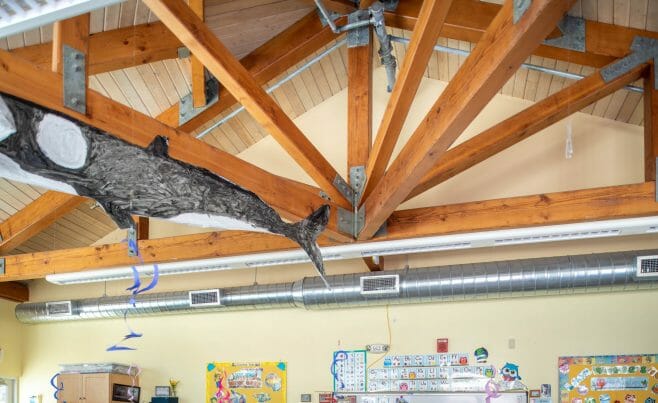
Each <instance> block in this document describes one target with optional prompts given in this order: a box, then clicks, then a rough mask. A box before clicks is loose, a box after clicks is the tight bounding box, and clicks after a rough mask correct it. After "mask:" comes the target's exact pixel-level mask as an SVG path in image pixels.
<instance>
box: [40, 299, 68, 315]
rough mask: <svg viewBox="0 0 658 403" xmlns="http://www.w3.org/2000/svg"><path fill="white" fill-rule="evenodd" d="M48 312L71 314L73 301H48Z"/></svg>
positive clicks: (49, 313)
mask: <svg viewBox="0 0 658 403" xmlns="http://www.w3.org/2000/svg"><path fill="white" fill-rule="evenodd" d="M46 313H47V315H48V316H63V315H71V314H72V313H73V311H72V310H71V301H59V302H48V303H46Z"/></svg>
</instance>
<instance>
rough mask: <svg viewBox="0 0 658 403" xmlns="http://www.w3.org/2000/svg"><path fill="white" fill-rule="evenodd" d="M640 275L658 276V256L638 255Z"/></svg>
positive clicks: (638, 273)
mask: <svg viewBox="0 0 658 403" xmlns="http://www.w3.org/2000/svg"><path fill="white" fill-rule="evenodd" d="M637 276H638V277H658V256H638V258H637Z"/></svg>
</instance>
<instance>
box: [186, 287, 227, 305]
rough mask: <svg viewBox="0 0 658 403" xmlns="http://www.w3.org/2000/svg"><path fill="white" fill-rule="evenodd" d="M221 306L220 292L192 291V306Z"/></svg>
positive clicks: (216, 290) (215, 290)
mask: <svg viewBox="0 0 658 403" xmlns="http://www.w3.org/2000/svg"><path fill="white" fill-rule="evenodd" d="M217 305H221V303H220V300H219V290H218V289H214V290H198V291H190V306H191V307H200V306H217Z"/></svg>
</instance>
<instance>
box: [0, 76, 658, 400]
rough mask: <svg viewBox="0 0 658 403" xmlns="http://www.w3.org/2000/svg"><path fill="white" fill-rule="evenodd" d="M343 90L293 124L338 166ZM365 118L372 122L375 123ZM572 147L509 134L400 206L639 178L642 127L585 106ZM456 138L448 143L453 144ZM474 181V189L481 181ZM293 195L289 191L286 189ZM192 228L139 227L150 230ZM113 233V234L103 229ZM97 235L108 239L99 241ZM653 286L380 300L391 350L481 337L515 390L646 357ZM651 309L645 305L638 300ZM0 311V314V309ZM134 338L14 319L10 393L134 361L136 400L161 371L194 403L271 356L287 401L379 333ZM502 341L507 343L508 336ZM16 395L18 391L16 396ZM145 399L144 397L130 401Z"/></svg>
mask: <svg viewBox="0 0 658 403" xmlns="http://www.w3.org/2000/svg"><path fill="white" fill-rule="evenodd" d="M384 82H385V80H384V79H383V75H382V72H381V70H378V71H377V72H376V80H375V83H376V85H375V89H376V93H377V96H376V98H375V107H374V114H375V117H377V116H381V114H382V111H383V109H384V106H385V104H386V98H387V95H386V94H385V93H384V92H383V91H382V88H383V83H384ZM443 86H444V84H442V83H439V82H436V81H431V80H425V81H424V83H423V85H422V87H421V90H420V93H419V96H418V97H417V100H416V104H415V107H414V111H413V112H412V115H411V116H410V118H409V122H408V123H407V125H406V128H405V132H404V134H403V138H404V137H408V135H409V133H410V132H411V130H412V129H413V127H414V125H415V123H417V122H418V121H419V120H420V119H422V117H423V115H424V111H426V110H427V109H428V108H429V106H430V105H431V103H432V102H433V100H434V99H436V96H437V95H438V93H440V91H441V90H442V89H443ZM527 104H528V102H526V101H523V100H518V99H513V98H509V97H497V98H496V100H495V101H493V102H492V103H491V104H490V105H489V106H488V107H487V108H486V109H485V111H484V112H483V113H482V114H481V116H480V117H478V119H477V121H476V122H474V123H473V125H471V127H469V129H468V130H467V132H466V133H465V135H464V138H466V137H469V136H472V135H474V134H477V133H478V132H480V131H481V130H482V129H484V128H486V127H488V126H489V125H491V124H492V123H493V122H496V121H498V120H500V119H502V118H503V117H505V116H509V115H511V114H513V113H515V112H516V111H519V110H521V109H522V108H524V107H525V106H527ZM345 108H346V95H345V92H343V93H341V94H338V95H337V96H335V97H333V98H331V99H330V100H328V101H327V102H326V103H325V104H323V105H321V106H319V107H317V108H314V109H313V110H311V111H309V112H308V113H307V114H305V115H304V116H302V117H300V118H299V119H297V123H298V124H299V126H300V127H301V128H302V130H303V131H304V132H305V133H307V134H308V135H309V137H310V138H311V140H312V141H313V142H314V143H315V144H316V145H317V146H318V147H319V148H320V149H321V150H322V151H323V152H324V153H325V155H326V156H327V158H328V159H329V160H330V161H331V162H332V163H333V164H334V166H335V167H336V168H337V169H338V170H339V171H340V172H344V171H345V159H344V154H345V148H346V144H345V138H344V132H345V127H346V126H345V110H346V109H345ZM378 120H379V119H377V118H375V122H377V121H378ZM571 126H572V128H573V130H574V133H575V155H574V158H572V159H569V160H567V159H565V158H564V137H565V131H566V126H565V124H564V123H562V124H558V125H556V126H554V127H552V128H549V129H547V130H545V131H544V133H542V134H540V135H538V136H537V137H535V138H532V139H530V140H528V141H525V142H523V143H521V144H520V145H519V146H517V147H515V148H513V149H511V150H509V151H507V152H505V153H503V154H501V155H500V156H498V157H496V158H495V159H493V160H492V161H487V162H485V163H483V164H481V165H480V166H478V167H476V168H474V169H472V170H469V171H467V172H465V173H463V174H461V175H460V176H459V177H458V178H457V179H455V180H453V181H449V182H447V183H446V184H444V185H442V186H441V187H438V188H437V189H435V190H432V191H430V192H427V193H426V194H424V195H421V196H420V197H419V198H416V199H415V200H412V201H410V202H409V203H408V204H406V207H417V206H421V205H432V204H436V203H439V202H460V201H468V200H479V199H486V198H493V197H503V196H512V195H519V194H529V193H537V192H541V191H557V190H566V189H577V188H582V187H590V186H604V185H613V184H621V183H633V182H639V181H641V180H642V149H641V145H642V128H640V127H635V126H630V125H625V124H621V123H617V122H613V121H610V120H603V119H598V118H594V117H590V116H585V115H580V114H578V115H576V116H574V118H573V119H572V122H571ZM461 140H463V139H460V141H461ZM277 149H279V148H278V146H277V145H276V144H274V142H273V141H272V139H271V138H266V139H264V140H262V141H261V142H259V143H258V144H257V145H255V146H254V147H252V148H250V149H249V150H247V151H245V152H244V153H243V154H242V155H241V156H242V157H244V158H245V159H247V160H250V161H255V162H258V163H259V165H262V166H264V167H266V168H267V169H269V170H271V171H273V172H275V173H278V174H281V175H286V176H290V177H294V178H295V179H299V180H307V179H308V178H307V177H305V175H304V174H301V173H300V170H299V169H298V168H297V167H296V166H295V164H294V162H291V161H290V160H289V159H288V158H287V157H285V156H284V155H283V153H282V152H281V151H276V150H277ZM485 185H486V186H485ZM292 196H294V195H292ZM181 231H185V232H196V231H198V229H195V228H189V227H188V228H183V227H181V226H175V225H170V224H167V223H163V222H153V223H152V225H151V236H152V237H154V238H157V237H161V236H170V235H174V234H176V233H180V232H181ZM114 236H115V237H116V236H118V237H119V239H121V238H122V237H121V235H120V234H119V235H117V234H114ZM108 239H109V238H108ZM657 241H658V235H653V236H642V237H634V238H632V239H631V238H625V239H619V240H616V239H605V240H598V241H580V242H570V243H551V244H544V245H533V246H522V247H521V246H516V247H505V248H491V249H479V250H469V251H468V252H465V251H454V252H446V253H440V254H430V255H427V254H426V255H410V256H402V257H397V258H388V259H387V268H401V267H403V266H404V265H405V264H409V265H410V266H411V267H421V266H428V265H442V264H453V263H464V262H480V261H490V260H502V259H515V258H526V257H535V256H551V255H564V254H570V253H573V254H577V253H592V252H604V251H614V250H631V249H648V248H655V247H656V245H658V242H657ZM327 266H328V267H327V271H328V273H329V274H338V273H346V272H358V271H365V270H366V269H365V266H364V265H363V263H362V262H361V261H347V262H329V263H328V265H327ZM312 275H314V273H313V270H312V269H310V268H309V267H308V266H299V265H298V266H291V267H271V268H262V269H260V270H258V272H257V273H255V272H254V271H253V270H243V271H239V272H224V273H206V274H198V275H188V276H185V277H183V278H175V277H173V278H172V277H169V278H163V279H162V280H161V283H160V285H159V286H158V289H157V290H158V291H166V290H180V289H201V288H209V287H229V286H234V285H247V284H252V283H253V281H254V278H256V279H257V281H258V282H259V283H274V282H282V281H292V280H297V279H299V278H301V277H303V276H312ZM125 286H126V283H121V282H120V283H108V284H107V289H106V288H105V285H103V284H91V285H84V286H69V287H57V286H52V285H49V284H46V283H45V282H43V281H39V282H35V283H34V284H32V285H31V293H32V296H33V300H35V301H44V300H58V299H67V298H79V297H93V296H100V295H102V294H103V293H104V292H107V293H108V294H109V295H119V294H121V293H125V291H124V290H123V289H124V288H125ZM657 300H658V291H656V290H655V289H653V290H643V291H632V292H626V293H615V294H610V295H604V294H596V295H566V296H543V297H533V298H523V299H511V300H496V301H482V300H480V301H464V302H459V303H444V304H425V305H410V306H393V307H391V308H390V321H391V330H392V346H393V353H397V354H404V353H431V352H433V351H434V348H435V346H434V345H435V339H436V338H438V337H449V338H450V346H451V350H452V351H466V352H469V353H472V352H473V350H474V349H475V348H477V347H480V346H485V347H487V348H488V349H489V351H490V353H491V361H492V362H493V363H495V364H497V365H501V364H503V363H504V362H505V361H512V362H517V363H518V364H520V365H521V376H523V378H524V380H525V381H526V382H527V383H528V385H529V386H533V387H536V386H538V384H540V383H546V382H549V383H553V387H554V390H555V388H556V385H555V381H556V378H557V376H556V367H555V366H556V359H557V357H558V356H560V355H569V354H614V353H656V352H658V343H656V341H655V340H656V334H658V324H657V322H656V321H655V320H652V319H651V318H652V317H655V304H656V301H657ZM652 305H653V309H652ZM5 316H6V314H2V316H0V318H2V317H5ZM130 323H131V325H132V326H133V327H134V328H135V330H137V331H140V332H144V338H143V339H141V340H138V341H136V342H135V345H136V346H137V347H138V348H139V350H138V351H136V352H120V353H106V352H105V351H104V350H105V348H106V347H107V346H109V345H111V344H113V343H115V342H116V341H118V340H119V339H120V337H121V336H122V335H123V334H124V333H125V328H124V325H123V322H122V321H121V320H110V321H92V322H74V323H63V324H48V325H46V324H42V325H36V326H27V327H26V330H25V345H26V346H27V348H26V349H25V354H24V359H23V377H22V379H21V381H22V383H21V392H22V396H29V395H33V394H39V393H40V394H43V395H44V397H45V399H44V401H45V402H50V401H51V400H49V398H48V397H49V396H50V395H51V388H50V387H49V386H48V379H49V378H50V376H51V375H52V374H53V373H55V372H56V371H57V364H59V363H75V362H108V361H114V362H123V363H131V362H135V363H137V364H139V365H140V366H141V367H142V368H143V369H144V373H143V377H142V386H143V387H144V396H145V398H148V397H149V396H150V395H151V393H152V391H153V387H154V386H155V385H163V384H166V382H167V380H168V379H169V378H170V377H173V378H177V379H181V384H180V395H181V397H182V400H181V401H182V402H183V403H200V402H202V401H203V389H204V384H203V382H204V367H205V364H206V363H207V362H209V361H213V360H219V361H254V360H284V361H287V362H288V363H289V383H288V385H289V394H288V397H289V400H290V401H292V402H296V401H298V400H299V394H300V393H312V392H314V391H317V390H327V389H329V388H330V387H331V376H330V374H329V365H330V361H331V353H332V351H334V350H336V349H339V348H340V349H353V348H354V349H356V348H363V346H364V345H365V344H367V343H375V342H386V341H387V337H388V336H387V326H386V309H385V308H383V307H374V308H360V309H351V310H333V311H322V312H316V311H303V310H299V309H297V310H276V311H260V312H233V313H222V314H196V315H190V316H180V315H177V316H163V317H152V318H136V319H131V320H130ZM510 338H513V339H515V341H516V348H515V349H513V350H510V349H509V348H508V341H509V339H510ZM22 401H23V400H22ZM144 401H148V400H146V399H145V400H144Z"/></svg>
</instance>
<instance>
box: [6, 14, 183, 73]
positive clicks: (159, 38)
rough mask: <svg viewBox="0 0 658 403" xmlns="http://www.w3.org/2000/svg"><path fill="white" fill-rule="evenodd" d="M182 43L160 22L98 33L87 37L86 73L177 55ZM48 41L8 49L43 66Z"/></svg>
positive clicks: (49, 48) (47, 58)
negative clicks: (87, 68) (87, 69)
mask: <svg viewBox="0 0 658 403" xmlns="http://www.w3.org/2000/svg"><path fill="white" fill-rule="evenodd" d="M181 46H182V45H181V43H180V41H179V40H178V39H177V38H176V37H175V36H174V34H172V33H171V32H170V31H169V30H168V29H167V27H165V26H164V24H162V23H161V22H154V23H152V24H142V25H136V26H134V27H128V28H121V29H115V30H112V31H106V32H99V33H97V34H92V35H91V36H90V37H89V63H88V65H89V74H91V75H94V74H100V73H105V72H108V71H113V70H119V69H125V68H128V67H132V66H137V65H141V64H146V63H153V62H157V61H160V60H166V59H175V58H176V57H178V48H180V47H181ZM52 47H53V46H52V43H50V42H49V43H43V44H40V45H33V46H27V47H23V48H17V49H14V50H12V51H11V53H12V54H13V55H15V56H18V57H21V58H23V59H25V60H27V61H29V62H30V63H32V64H34V65H37V66H39V67H41V68H44V69H50V68H51V64H52Z"/></svg>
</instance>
